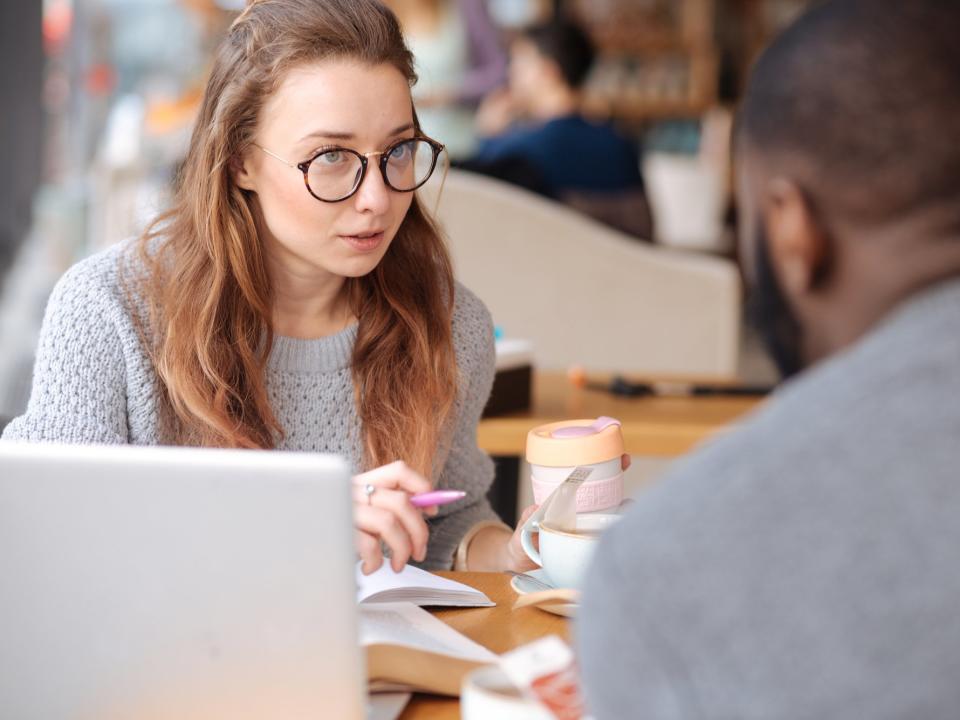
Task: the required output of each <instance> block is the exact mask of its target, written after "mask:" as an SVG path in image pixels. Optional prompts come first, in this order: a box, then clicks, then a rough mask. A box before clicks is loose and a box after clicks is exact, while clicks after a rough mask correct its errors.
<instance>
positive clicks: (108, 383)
mask: <svg viewBox="0 0 960 720" xmlns="http://www.w3.org/2000/svg"><path fill="white" fill-rule="evenodd" d="M130 250H131V244H130V242H127V243H122V244H120V245H118V246H115V247H113V248H110V249H108V250H105V251H103V252H101V253H99V254H97V255H94V256H92V257H89V258H87V259H85V260H83V261H81V262H80V263H78V264H76V265H75V266H74V267H72V268H71V269H70V270H69V271H67V273H66V274H65V275H64V276H63V278H61V280H60V281H59V282H58V283H57V286H56V287H55V288H54V290H53V293H52V294H51V296H50V300H49V302H48V305H47V310H46V315H45V317H44V320H43V328H42V330H41V333H40V342H39V345H38V348H37V358H36V365H35V366H34V371H33V388H32V392H31V395H30V402H29V404H28V406H27V411H26V413H25V414H24V415H22V416H20V417H18V418H16V419H15V420H13V421H12V422H11V423H10V424H9V425H8V426H7V428H6V430H5V431H4V433H3V439H4V440H27V441H38V442H65V443H128V444H135V445H159V444H169V443H170V442H172V439H171V438H172V437H173V435H172V433H171V427H172V426H171V424H170V417H169V411H168V410H167V409H166V406H165V404H164V403H163V402H162V393H161V385H160V380H159V377H158V376H157V373H156V371H155V370H154V367H153V365H152V363H151V361H150V359H149V357H148V355H147V352H146V351H145V348H144V347H143V344H142V342H141V340H140V338H139V336H138V333H137V329H136V326H135V324H134V320H133V317H134V316H133V315H132V314H131V310H133V312H136V313H141V312H143V310H144V307H143V306H142V303H141V302H140V301H139V300H138V299H134V300H133V302H134V304H135V307H133V308H131V307H130V302H129V301H128V300H127V298H126V295H125V293H124V291H123V289H122V288H121V287H120V282H119V269H120V266H121V263H123V262H136V260H134V259H132V258H135V256H136V253H135V252H130ZM455 294H456V302H455V306H454V313H453V334H454V344H455V349H456V355H457V363H458V366H459V372H460V377H461V387H460V390H459V392H458V397H457V400H456V405H455V408H454V411H453V420H452V422H453V426H452V428H451V430H452V436H451V438H450V440H449V442H450V447H449V449H448V450H447V449H444V450H443V451H441V452H439V453H438V458H439V460H440V462H441V463H442V464H441V465H440V466H439V467H438V468H437V472H436V475H435V477H436V485H437V486H438V487H449V488H457V489H460V490H465V491H466V492H467V498H466V499H465V500H463V501H462V502H459V503H455V504H453V505H448V506H445V507H443V508H440V513H439V515H438V516H437V517H436V518H433V519H431V520H430V521H429V525H430V542H429V547H428V554H427V559H426V561H425V562H424V563H423V566H424V567H427V568H431V569H443V568H448V567H449V566H450V564H451V562H452V556H453V553H454V551H455V549H456V546H457V544H458V543H459V541H460V539H461V538H462V537H463V535H464V533H466V531H467V530H468V529H469V528H470V527H471V526H472V525H473V524H474V523H476V522H478V521H481V520H487V519H495V518H496V515H495V514H494V512H493V510H492V509H491V507H490V505H489V503H488V502H487V499H486V494H487V490H488V489H489V487H490V484H491V482H492V481H493V462H492V461H491V460H490V458H489V457H488V456H487V455H486V454H485V453H483V452H482V451H481V450H480V449H479V448H478V447H477V442H476V433H477V422H478V421H479V419H480V414H481V412H482V410H483V407H484V405H485V404H486V401H487V397H488V396H489V394H490V388H491V385H492V383H493V374H494V345H493V328H492V323H491V320H490V314H489V312H488V311H487V309H486V307H485V306H484V305H483V303H482V302H481V301H480V300H479V299H478V298H477V297H476V296H475V295H473V293H471V292H470V291H469V290H467V289H466V288H464V287H463V286H461V285H459V284H458V285H457V287H456V293H455ZM356 335H357V326H356V325H354V326H352V327H349V328H347V329H346V330H343V331H342V332H339V333H337V334H335V335H331V336H328V337H324V338H319V339H316V340H302V339H296V338H289V337H278V338H276V340H275V342H274V346H273V348H272V350H271V353H270V357H269V361H268V369H267V389H268V392H269V395H270V399H271V403H272V405H273V408H274V412H275V413H276V414H277V419H278V420H279V421H280V424H281V426H282V427H283V428H284V430H285V432H286V436H285V438H284V439H283V441H282V442H281V443H280V445H279V448H280V449H283V450H299V451H311V452H328V453H335V454H337V455H341V456H343V457H345V458H346V459H347V460H348V462H350V463H351V465H352V467H353V468H354V470H358V469H359V459H360V454H361V444H360V422H359V419H358V417H357V411H356V407H355V404H354V399H353V383H352V379H351V374H350V356H351V352H352V349H353V344H354V341H355V340H356ZM411 390H412V391H414V392H415V389H411Z"/></svg>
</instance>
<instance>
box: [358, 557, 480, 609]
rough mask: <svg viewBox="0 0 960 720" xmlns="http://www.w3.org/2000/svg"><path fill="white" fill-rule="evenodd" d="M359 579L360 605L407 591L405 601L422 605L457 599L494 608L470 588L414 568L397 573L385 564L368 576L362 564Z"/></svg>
mask: <svg viewBox="0 0 960 720" xmlns="http://www.w3.org/2000/svg"><path fill="white" fill-rule="evenodd" d="M356 577H357V588H358V589H357V602H364V601H365V600H367V599H369V598H371V597H373V596H374V595H376V594H378V593H382V592H388V591H390V590H406V591H408V592H406V593H405V594H404V596H403V598H402V599H403V600H407V601H410V602H414V603H416V604H418V605H429V604H431V603H436V604H444V600H445V599H449V600H451V601H452V600H454V598H456V601H457V602H456V604H458V605H475V606H477V607H483V606H492V605H493V604H494V603H493V602H491V600H490V598H488V597H487V596H486V595H484V594H483V593H482V592H480V591H479V590H477V589H475V588H472V587H470V586H469V585H464V584H463V583H458V582H456V581H454V580H448V579H447V578H442V577H440V576H439V575H434V574H433V573H429V572H427V571H426V570H421V569H420V568H417V567H414V566H413V565H405V566H404V568H403V570H401V571H400V572H398V573H395V572H394V571H393V568H391V567H390V563H388V562H385V563H384V564H383V565H381V566H380V569H379V570H377V571H375V572H373V573H371V574H370V575H364V574H363V573H362V572H361V571H360V563H357V569H356ZM385 599H388V600H389V599H391V598H385ZM396 599H398V600H399V599H401V598H396Z"/></svg>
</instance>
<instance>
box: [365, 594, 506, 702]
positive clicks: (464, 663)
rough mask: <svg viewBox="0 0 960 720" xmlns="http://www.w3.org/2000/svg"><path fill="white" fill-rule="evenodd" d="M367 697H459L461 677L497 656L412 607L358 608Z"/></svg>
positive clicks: (426, 613)
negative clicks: (404, 694) (413, 694)
mask: <svg viewBox="0 0 960 720" xmlns="http://www.w3.org/2000/svg"><path fill="white" fill-rule="evenodd" d="M360 643H361V645H363V647H364V648H365V649H366V653H367V680H368V682H369V688H370V692H387V691H397V690H409V691H419V692H429V693H436V694H438V695H452V696H457V695H459V694H460V684H461V682H462V680H463V677H464V676H465V675H466V674H467V673H469V672H471V671H472V670H475V669H476V668H478V667H481V666H482V665H488V664H490V663H495V662H497V656H496V655H494V654H493V653H492V652H490V651H489V650H487V649H486V648H485V647H483V646H482V645H478V644H477V643H475V642H474V641H473V640H471V639H470V638H468V637H466V636H464V635H461V634H460V633H458V632H457V631H456V630H454V629H453V628H452V627H450V626H449V625H447V624H445V623H443V622H441V621H440V620H438V619H437V618H435V617H433V615H431V614H430V613H428V612H427V611H426V610H421V609H420V608H419V607H417V606H416V605H411V604H410V603H405V602H398V603H375V604H372V605H361V606H360Z"/></svg>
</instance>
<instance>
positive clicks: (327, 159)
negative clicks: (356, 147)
mask: <svg viewBox="0 0 960 720" xmlns="http://www.w3.org/2000/svg"><path fill="white" fill-rule="evenodd" d="M345 159H346V153H345V152H343V151H342V150H329V151H327V152H325V153H323V154H322V155H320V157H318V158H317V160H319V161H320V162H322V163H324V164H326V165H336V164H338V163H342V162H343V161H344V160H345Z"/></svg>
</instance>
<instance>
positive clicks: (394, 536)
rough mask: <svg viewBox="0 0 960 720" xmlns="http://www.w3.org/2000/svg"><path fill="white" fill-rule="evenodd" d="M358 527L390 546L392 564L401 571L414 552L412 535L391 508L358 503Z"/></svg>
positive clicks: (356, 516) (356, 520)
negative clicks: (411, 540)
mask: <svg viewBox="0 0 960 720" xmlns="http://www.w3.org/2000/svg"><path fill="white" fill-rule="evenodd" d="M354 522H355V523H356V525H357V528H358V529H360V530H362V531H363V532H365V533H368V534H370V535H374V536H376V537H378V538H380V539H381V540H383V542H385V543H386V544H387V547H389V548H390V566H391V567H392V568H393V571H394V572H400V571H401V570H402V569H403V566H404V565H406V564H407V560H409V559H410V556H411V554H412V550H413V548H412V545H411V542H410V536H409V535H408V534H407V532H406V530H405V529H404V527H403V525H402V524H401V522H400V520H399V519H398V518H397V516H396V515H394V514H393V513H392V512H391V511H390V510H387V509H386V508H382V507H377V506H376V505H358V506H356V508H355V512H354Z"/></svg>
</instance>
